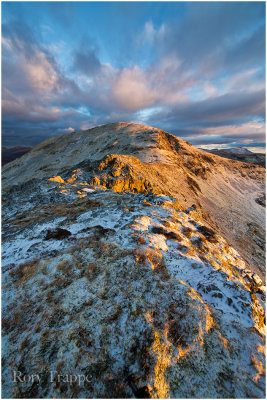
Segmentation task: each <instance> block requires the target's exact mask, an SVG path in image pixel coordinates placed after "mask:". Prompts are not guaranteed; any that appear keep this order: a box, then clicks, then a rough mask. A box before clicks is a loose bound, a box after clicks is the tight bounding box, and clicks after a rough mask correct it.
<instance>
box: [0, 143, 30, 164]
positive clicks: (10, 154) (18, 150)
mask: <svg viewBox="0 0 267 400" xmlns="http://www.w3.org/2000/svg"><path fill="white" fill-rule="evenodd" d="M30 150H31V147H24V146H15V147H2V165H5V164H7V163H9V162H10V161H13V160H15V159H16V158H19V157H21V156H23V154H26V153H28V151H30Z"/></svg>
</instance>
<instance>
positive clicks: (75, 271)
mask: <svg viewBox="0 0 267 400" xmlns="http://www.w3.org/2000/svg"><path fill="white" fill-rule="evenodd" d="M67 136H68V135H67ZM64 140H65V139H64ZM174 143H175V142H174ZM188 146H189V145H188ZM142 151H143V150H142ZM192 151H194V148H193V150H192ZM29 154H30V153H29ZM28 156H29V155H27V156H24V157H28ZM55 157H56V156H55ZM212 157H214V159H215V161H216V156H212ZM21 160H23V158H22V159H21ZM25 160H27V162H26V161H25V168H26V166H27V165H29V163H30V159H29V158H27V159H26V158H25ZM50 161H51V160H50ZM234 167H235V166H234ZM16 168H17V167H16ZM21 168H22V166H21ZM50 168H51V169H53V174H51V175H50V176H43V177H38V171H37V173H36V176H37V177H36V176H35V174H34V173H33V175H34V177H35V178H36V179H32V180H30V179H28V180H27V181H25V182H24V183H23V184H22V185H20V184H18V183H17V184H16V185H9V184H7V185H6V189H5V188H4V193H3V246H2V295H3V296H2V303H3V313H2V315H3V318H2V343H3V347H2V356H3V361H2V384H3V397H7V398H25V397H27V398H53V397H55V398H73V397H74V398H75V397H76V398H92V397H94V398H103V397H104V398H105V397H110V398H125V397H128V398H134V397H152V398H262V397H264V396H265V378H264V374H265V354H264V350H265V347H264V336H265V325H264V324H265V313H264V300H265V287H264V285H263V281H262V278H261V277H260V276H258V275H257V274H256V273H254V272H251V270H250V269H249V268H248V266H247V264H246V263H245V261H244V260H243V258H242V257H241V255H240V253H239V251H238V250H239V249H238V248H233V247H232V246H231V245H230V244H229V242H228V241H227V240H225V238H223V237H222V236H221V235H220V234H219V233H218V231H217V230H215V229H214V227H211V225H210V224H209V220H208V221H207V219H206V214H207V211H205V210H204V208H203V207H202V208H201V207H200V206H199V204H196V203H197V202H195V199H196V198H194V197H191V199H190V201H189V199H188V202H183V201H182V199H181V198H179V195H176V196H173V195H172V193H170V192H169V193H166V192H167V189H166V188H167V186H168V185H170V183H169V182H168V175H167V174H166V177H165V179H166V182H164V180H163V178H162V177H163V175H164V174H162V175H160V172H162V169H164V168H165V164H162V165H160V166H158V165H157V163H154V164H153V163H152V164H151V163H146V162H144V161H142V160H140V159H139V158H137V157H135V156H133V155H129V156H127V155H125V154H122V155H121V154H114V153H113V152H112V153H111V154H109V155H106V156H104V157H102V159H101V160H94V159H93V156H92V158H90V154H88V159H87V160H84V161H82V162H77V163H76V162H75V159H73V163H72V164H70V165H69V167H68V168H66V167H63V168H57V167H56V166H55V165H54V166H52V165H51V166H50ZM157 168H158V170H157ZM188 168H189V167H188ZM218 168H219V167H218ZM223 168H226V167H225V165H223ZM241 169H242V168H241ZM183 171H185V170H183ZM156 172H158V174H159V175H156ZM11 173H14V172H12V170H9V174H10V175H11ZM253 173H254V174H258V175H260V174H261V172H260V169H259V170H257V171H256V170H255V171H254V172H253ZM27 174H28V172H27ZM207 174H208V173H207ZM236 174H237V172H236ZM250 174H251V172H250ZM156 176H158V179H156ZM190 176H191V175H190V174H188V175H187V178H186V179H188V177H190ZM227 177H228V178H229V175H227ZM173 179H174V178H173ZM191 179H194V183H191V184H192V185H193V187H194V190H195V191H196V192H198V189H197V185H199V188H201V187H202V188H203V187H204V186H201V185H203V182H202V180H200V179H198V178H197V177H196V176H195V178H192V177H191ZM209 179H211V176H210V175H209V174H208V175H207V176H206V177H205V180H206V181H207V185H208V181H209ZM237 179H238V175H236V180H237ZM253 179H254V180H253V182H254V183H252V185H253V184H255V185H256V184H258V183H257V182H258V181H257V179H260V178H259V177H258V178H257V179H256V178H255V177H254V178H253ZM189 180H190V179H189ZM239 182H241V181H239ZM248 182H249V178H248V177H247V185H248ZM164 185H165V186H164ZM7 186H9V187H7ZM170 186H171V185H170ZM162 189H164V190H162ZM188 190H189V189H188ZM194 190H193V189H192V192H194ZM239 190H241V187H239ZM183 193H185V192H183ZM188 193H189V192H188ZM256 204H257V203H256ZM258 207H261V206H260V205H258ZM255 209H256V208H255ZM259 210H260V209H259ZM205 213H206V214H205ZM219 223H220V221H219V220H218V221H217V224H218V225H219ZM18 377H19V378H18ZM71 377H72V378H71ZM22 378H24V381H22V382H21V380H22Z"/></svg>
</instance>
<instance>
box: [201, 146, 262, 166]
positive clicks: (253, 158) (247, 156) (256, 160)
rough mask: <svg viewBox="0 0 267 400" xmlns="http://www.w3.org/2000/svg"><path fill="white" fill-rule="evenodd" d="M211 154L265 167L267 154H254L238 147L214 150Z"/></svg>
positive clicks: (210, 151)
mask: <svg viewBox="0 0 267 400" xmlns="http://www.w3.org/2000/svg"><path fill="white" fill-rule="evenodd" d="M208 152H209V153H212V154H216V155H217V156H220V157H224V158H229V159H230V160H237V161H242V162H246V163H249V164H256V165H260V166H261V167H265V158H266V157H265V154H264V153H252V151H249V150H248V149H246V148H244V147H236V148H231V149H223V150H218V149H212V150H209V151H208Z"/></svg>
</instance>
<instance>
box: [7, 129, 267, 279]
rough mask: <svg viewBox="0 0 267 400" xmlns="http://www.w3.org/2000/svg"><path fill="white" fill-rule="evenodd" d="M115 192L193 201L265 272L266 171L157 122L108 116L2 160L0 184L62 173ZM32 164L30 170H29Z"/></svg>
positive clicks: (183, 202)
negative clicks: (78, 172) (76, 172)
mask: <svg viewBox="0 0 267 400" xmlns="http://www.w3.org/2000/svg"><path fill="white" fill-rule="evenodd" d="M77 168H81V169H82V171H83V174H84V179H85V180H88V179H89V181H92V182H94V183H96V182H98V183H101V184H102V185H104V186H107V187H109V188H110V187H113V188H114V190H117V191H120V190H125V189H129V188H130V189H134V190H137V191H140V190H141V191H144V190H145V191H152V192H153V193H158V194H165V195H167V196H172V197H175V198H177V199H178V200H179V202H180V203H181V205H182V206H183V207H185V208H187V207H189V206H191V205H192V204H195V205H196V206H197V209H198V210H199V211H200V212H201V213H202V214H203V218H204V219H205V221H206V223H208V224H210V226H211V227H212V228H213V229H215V230H216V231H218V233H220V234H221V235H222V236H223V237H225V238H226V239H227V241H228V242H229V243H230V244H231V245H233V246H234V247H236V248H238V250H239V252H240V254H241V255H242V257H243V258H244V259H245V261H246V262H247V263H248V265H249V266H250V267H251V268H252V270H254V271H255V272H257V273H259V274H260V275H261V276H264V274H265V250H264V242H265V234H264V230H265V222H264V215H265V214H264V211H265V210H264V203H263V199H264V196H265V191H264V187H265V186H264V183H265V170H264V168H261V167H259V166H255V165H248V164H247V163H240V162H237V161H232V160H226V159H223V158H221V157H218V156H215V155H213V154H207V153H206V152H205V151H203V150H200V149H197V148H195V147H194V146H192V145H191V144H190V143H187V142H185V141H184V140H181V139H178V138H177V137H175V136H173V135H171V134H169V133H167V132H164V131H161V130H159V129H156V128H152V127H147V126H142V125H137V124H128V123H115V124H109V125H104V126H100V127H96V128H93V129H90V130H88V131H84V132H78V133H70V134H66V135H63V136H59V137H55V138H53V139H49V140H47V141H45V142H43V143H41V144H40V145H37V146H35V147H34V148H33V149H32V150H31V151H30V152H29V153H27V154H26V155H24V156H23V157H22V158H20V159H17V160H15V161H13V162H11V163H9V164H8V165H6V166H4V168H3V173H2V185H3V188H6V189H8V188H10V187H12V186H14V185H21V184H24V183H28V184H29V182H31V181H32V180H33V175H34V179H48V178H51V177H53V176H57V175H60V176H61V175H62V176H64V177H65V176H67V175H68V173H69V172H70V170H71V169H77ZM33 171H34V174H33Z"/></svg>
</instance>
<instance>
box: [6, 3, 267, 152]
mask: <svg viewBox="0 0 267 400" xmlns="http://www.w3.org/2000/svg"><path fill="white" fill-rule="evenodd" d="M117 121H124V122H135V123H141V124H146V125H151V126H155V127H156V128H160V129H164V130H166V131H168V132H170V133H172V134H174V135H176V136H178V137H180V138H182V139H184V140H187V141H189V142H190V143H192V144H194V145H196V146H202V147H203V148H205V147H206V148H226V147H240V146H245V147H247V148H249V149H250V150H253V151H255V150H256V151H263V150H264V149H265V2H231V3H223V2H207V3H201V2H169V3H168V2H133V3H130V2H118V3H116V2H106V3H105V2H94V3H90V2H77V3H75V2H40V3H38V2H28V3H27V2H19V3H17V2H16V3H13V2H10V3H9V2H2V144H3V145H4V146H5V145H6V146H12V145H21V144H25V145H35V144H37V143H39V142H41V141H43V140H45V139H46V138H49V137H52V136H56V135H61V134H64V133H67V132H72V131H80V130H84V129H89V128H91V127H94V126H96V125H102V124H105V123H109V122H117Z"/></svg>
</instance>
